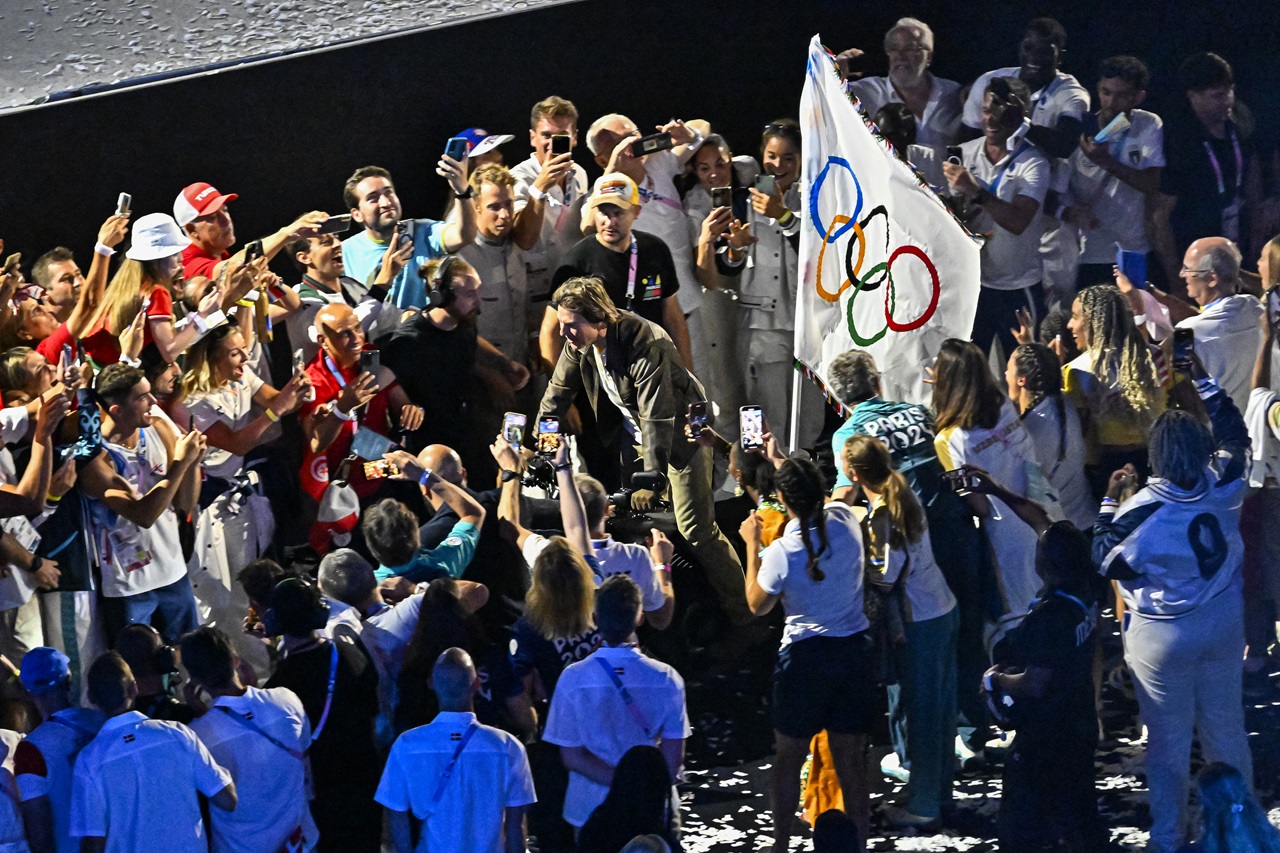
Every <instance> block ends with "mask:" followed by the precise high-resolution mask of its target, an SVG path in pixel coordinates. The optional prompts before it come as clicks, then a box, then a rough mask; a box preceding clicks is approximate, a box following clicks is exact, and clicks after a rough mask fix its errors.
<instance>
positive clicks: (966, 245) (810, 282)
mask: <svg viewBox="0 0 1280 853" xmlns="http://www.w3.org/2000/svg"><path fill="white" fill-rule="evenodd" d="M800 125H801V128H802V129H803V132H804V164H803V168H802V171H801V178H800V180H801V189H802V192H801V198H802V200H803V205H804V206H803V209H802V211H801V216H802V218H803V224H802V226H801V230H800V290H799V298H798V299H797V302H796V351H795V355H796V359H797V361H799V362H800V364H801V365H802V366H803V368H805V369H806V370H805V372H806V373H807V375H809V376H810V378H815V377H816V379H817V380H818V381H819V383H820V384H821V385H822V386H823V387H824V388H825V387H826V385H827V374H826V366H827V365H828V364H830V363H831V360H832V359H834V358H835V357H836V356H838V355H840V354H841V353H843V352H846V351H848V350H850V349H854V348H858V349H864V350H866V351H867V352H870V353H871V354H872V355H873V356H874V357H875V359H876V364H877V365H878V366H879V367H880V371H881V374H882V384H883V390H884V394H885V397H886V398H887V399H891V400H906V401H909V402H913V403H924V404H927V403H928V402H929V397H930V390H929V386H928V385H927V384H926V383H925V381H924V380H925V368H926V367H927V366H929V364H930V362H931V360H932V358H933V356H934V355H936V354H937V351H938V346H939V345H940V344H941V343H942V342H943V341H944V340H945V339H947V338H963V339H965V340H968V338H969V335H970V333H971V331H972V329H973V317H974V313H975V312H976V310H977V306H978V288H979V286H980V285H979V269H978V263H979V262H978V253H979V246H978V244H977V243H976V242H975V240H974V238H973V237H972V236H971V235H970V234H969V233H968V231H966V230H965V228H964V227H963V226H962V225H961V224H960V223H959V222H958V221H956V219H955V218H954V217H952V215H951V213H950V212H949V211H948V210H947V209H946V207H945V206H944V205H943V204H942V201H941V200H940V199H939V198H938V196H937V195H936V194H935V193H934V192H933V190H931V189H929V187H928V186H927V185H926V184H925V183H924V181H923V180H921V179H920V178H919V177H917V175H916V173H915V172H914V171H913V170H912V169H911V168H910V167H909V166H907V164H905V163H903V162H902V161H900V160H898V159H897V158H895V157H894V156H893V154H892V153H890V149H889V146H888V144H887V143H886V142H884V141H883V140H882V139H880V138H879V136H878V134H877V133H876V132H875V131H874V126H873V125H871V124H870V122H869V121H868V120H867V119H866V118H864V116H863V114H862V113H861V112H860V111H859V110H858V109H857V108H856V107H854V105H853V103H852V102H851V100H850V98H849V96H848V95H847V94H846V93H845V91H844V88H843V86H842V84H841V81H840V77H839V74H838V72H837V71H836V65H835V60H834V58H833V57H832V55H831V53H830V52H829V51H827V50H826V48H824V47H823V46H822V42H821V40H820V39H819V37H818V36H814V37H813V41H812V42H810V43H809V63H808V70H807V73H806V77H805V84H804V94H803V95H802V96H801V98H800Z"/></svg>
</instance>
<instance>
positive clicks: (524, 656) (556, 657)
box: [508, 617, 600, 699]
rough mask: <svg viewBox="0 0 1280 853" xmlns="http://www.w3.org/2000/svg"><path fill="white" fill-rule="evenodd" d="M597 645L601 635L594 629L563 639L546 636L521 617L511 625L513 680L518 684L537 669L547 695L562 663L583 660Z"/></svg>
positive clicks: (563, 666)
mask: <svg viewBox="0 0 1280 853" xmlns="http://www.w3.org/2000/svg"><path fill="white" fill-rule="evenodd" d="M599 646H600V635H599V634H598V633H597V632H596V631H595V630H594V629H589V630H587V631H584V632H583V633H581V634H576V635H574V636H572V637H568V638H565V639H560V638H557V639H555V640H548V639H547V638H546V637H544V636H542V635H541V634H539V633H538V631H537V629H535V628H534V627H533V626H532V625H530V624H529V622H528V621H527V620H525V619H524V617H521V618H520V621H518V622H516V624H515V625H514V626H512V628H511V642H510V644H509V647H508V648H509V650H510V653H511V675H512V679H513V684H519V683H520V682H522V681H523V680H524V678H525V676H527V675H528V674H529V673H530V672H533V671H536V672H537V673H538V677H539V678H541V679H542V686H543V688H544V689H545V690H546V693H547V698H548V699H550V698H551V696H552V694H553V693H555V690H556V684H557V683H558V682H559V681H560V674H561V673H563V672H564V670H565V667H567V666H568V665H569V664H571V663H577V662H578V661H580V660H583V659H584V658H586V657H587V656H588V655H590V654H591V653H592V652H594V651H595V650H596V649H597V648H599Z"/></svg>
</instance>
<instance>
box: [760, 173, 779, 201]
mask: <svg viewBox="0 0 1280 853" xmlns="http://www.w3.org/2000/svg"><path fill="white" fill-rule="evenodd" d="M755 188H756V192H761V193H764V194H765V195H767V196H772V195H773V194H774V193H776V192H777V191H778V179H777V178H776V177H775V176H773V175H769V174H761V175H756V182H755Z"/></svg>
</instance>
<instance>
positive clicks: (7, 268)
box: [4, 252, 22, 275]
mask: <svg viewBox="0 0 1280 853" xmlns="http://www.w3.org/2000/svg"><path fill="white" fill-rule="evenodd" d="M21 264H22V253H21V252H14V253H13V254H12V255H10V256H9V257H7V258H5V259H4V274H5V275H12V274H13V273H15V272H17V271H18V267H19V266H21Z"/></svg>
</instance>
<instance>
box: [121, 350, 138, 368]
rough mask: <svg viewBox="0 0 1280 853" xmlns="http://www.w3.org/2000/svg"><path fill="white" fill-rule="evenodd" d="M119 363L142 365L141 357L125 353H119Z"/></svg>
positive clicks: (132, 365)
mask: <svg viewBox="0 0 1280 853" xmlns="http://www.w3.org/2000/svg"><path fill="white" fill-rule="evenodd" d="M120 363H121V364H127V365H129V366H130V367H142V359H140V358H134V357H133V356H131V355H125V354H124V353H120Z"/></svg>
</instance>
